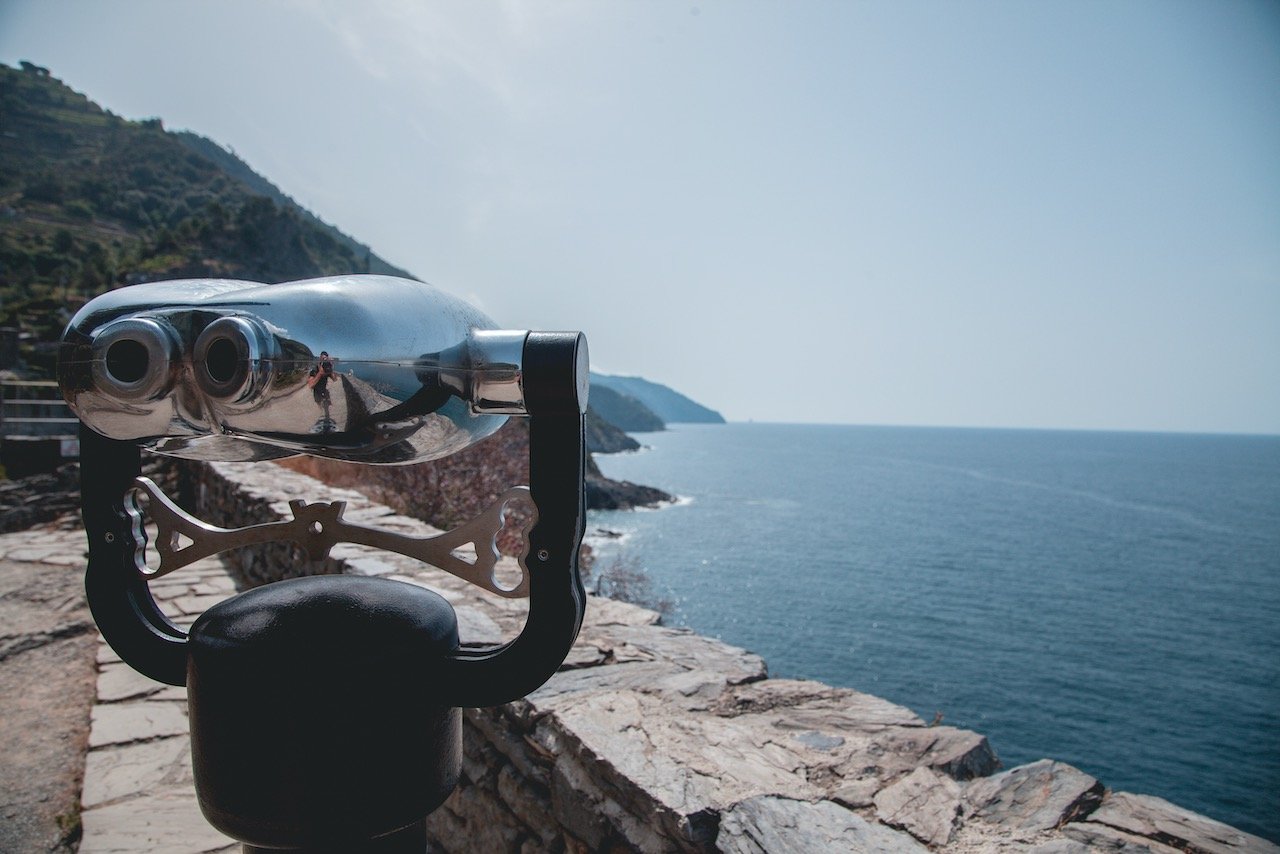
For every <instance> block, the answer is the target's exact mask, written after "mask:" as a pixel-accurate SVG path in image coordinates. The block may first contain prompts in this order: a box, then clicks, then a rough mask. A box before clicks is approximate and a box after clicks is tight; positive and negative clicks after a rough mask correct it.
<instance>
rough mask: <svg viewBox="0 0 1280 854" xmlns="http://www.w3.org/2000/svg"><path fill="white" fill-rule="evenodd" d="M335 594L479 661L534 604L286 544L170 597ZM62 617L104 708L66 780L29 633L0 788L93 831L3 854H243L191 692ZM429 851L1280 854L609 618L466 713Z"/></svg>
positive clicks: (225, 468)
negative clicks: (452, 620)
mask: <svg viewBox="0 0 1280 854" xmlns="http://www.w3.org/2000/svg"><path fill="white" fill-rule="evenodd" d="M183 477H184V478H185V488H186V490H188V491H189V495H190V496H191V497H192V499H193V500H194V501H195V502H196V506H195V507H194V508H193V509H195V510H196V511H197V512H198V513H199V515H201V517H202V518H204V519H206V520H208V521H210V522H212V523H214V524H219V525H224V526H234V525H245V524H253V523H257V522H265V521H272V520H274V519H278V518H282V517H286V516H288V515H289V512H290V511H289V510H288V502H289V501H290V500H293V499H297V498H303V499H306V500H335V499H336V500H343V501H346V502H348V515H349V516H350V517H352V518H360V519H361V520H363V521H365V522H367V523H371V524H376V525H378V526H379V527H384V528H389V529H392V530H398V531H402V532H404V533H409V534H414V535H423V534H429V533H431V532H432V530H433V529H431V528H430V527H428V526H427V525H426V524H425V523H423V522H421V521H419V520H416V519H411V518H407V517H406V516H404V515H401V514H399V513H397V512H396V511H395V510H394V509H393V508H391V507H387V506H384V505H380V504H378V503H376V502H374V501H372V500H370V499H369V498H367V497H366V496H365V495H363V494H361V493H359V492H356V491H354V490H350V489H344V488H341V487H336V486H333V485H327V484H322V483H318V482H316V481H315V480H313V479H312V478H309V477H307V476H304V475H302V474H300V473H297V472H294V471H290V470H288V469H285V468H283V467H279V466H273V465H245V464H223V463H219V464H210V465H206V466H198V467H191V468H189V469H188V470H187V471H186V472H184V473H183ZM174 486H175V487H176V486H177V482H175V483H174ZM74 528H75V525H74V524H73V523H72V522H71V520H70V519H69V518H68V517H63V523H62V524H61V525H60V526H50V527H46V528H43V529H35V530H32V531H25V532H21V533H14V534H8V535H4V536H0V569H5V570H8V574H7V575H5V576H4V577H5V578H6V579H18V581H15V582H14V583H13V585H11V586H13V587H14V588H15V589H17V588H18V587H23V586H24V585H25V589H27V590H28V591H29V594H28V596H27V598H26V599H23V598H22V597H21V596H18V597H17V598H15V596H16V594H13V593H11V592H6V595H5V599H3V600H0V601H3V602H12V603H14V604H15V605H20V606H21V607H22V608H24V609H26V608H28V607H29V603H30V601H32V600H31V596H32V595H34V594H35V593H37V592H38V591H39V590H41V589H43V585H44V584H45V583H46V582H45V581H43V580H42V574H48V573H54V572H60V573H62V575H63V576H64V577H63V580H64V581H66V580H67V579H68V578H70V579H75V580H77V581H78V575H79V572H80V566H81V565H82V561H83V540H82V536H83V535H82V534H80V533H79V532H78V531H76V530H74ZM333 572H345V573H356V574H364V575H377V576H383V577H387V578H392V579H395V580H398V581H402V582H406V583H410V584H420V585H424V586H429V587H431V588H432V589H434V590H437V591H438V592H440V593H441V594H442V595H444V596H445V597H446V598H447V599H449V600H450V602H451V603H453V605H454V607H455V609H456V611H457V613H458V618H459V626H460V634H461V635H462V637H463V639H464V641H465V642H468V643H481V644H484V643H494V642H499V641H501V640H502V639H504V638H508V637H511V636H512V635H514V633H515V632H516V631H518V627H519V625H520V624H521V622H522V620H523V616H524V608H525V603H523V602H520V601H512V600H496V599H492V598H491V597H486V596H484V595H482V594H479V593H477V592H475V591H474V589H473V588H470V587H468V586H467V585H466V584H465V583H464V582H461V581H459V580H457V579H454V578H453V577H452V576H448V575H445V574H443V573H440V572H437V571H434V570H431V569H429V568H424V567H423V566H422V565H421V564H418V563H416V562H415V561H412V560H409V559H407V558H403V557H402V556H399V555H395V554H391V553H386V552H379V551H375V550H372V549H367V548H364V547H361V546H354V545H351V544H341V545H339V546H337V547H335V548H334V549H333V551H332V553H331V555H330V557H329V559H328V560H327V561H325V562H324V563H323V564H319V565H316V564H308V563H307V562H306V561H305V559H304V557H303V555H302V554H301V553H300V552H299V551H298V550H297V549H296V547H294V546H292V545H290V544H288V543H278V544H270V545H268V546H264V547H255V548H247V549H241V550H237V551H234V552H229V553H227V554H226V555H224V556H223V557H222V558H221V559H209V560H206V561H201V562H200V566H199V567H196V566H193V567H190V568H188V569H186V570H182V571H179V572H177V573H175V574H174V575H172V576H167V577H166V578H164V579H161V580H160V581H159V582H157V583H153V585H152V587H153V589H154V590H155V594H156V596H157V599H158V600H159V601H160V602H161V606H162V608H164V609H165V610H166V612H167V613H170V614H171V615H172V616H173V618H174V619H175V620H177V621H178V622H179V623H183V624H185V623H189V622H190V621H191V620H192V619H194V617H195V616H196V615H197V614H199V613H200V612H201V611H203V610H204V609H205V608H207V607H209V606H210V605H212V604H213V603H214V602H216V601H220V600H221V599H224V598H226V597H227V596H230V595H233V594H234V591H235V590H237V589H244V588H246V587H250V586H255V585H258V584H262V583H267V582H270V581H273V580H276V579H279V578H282V577H285V576H290V575H298V574H315V573H333ZM68 589H70V588H68ZM59 608H62V609H63V610H64V611H65V612H66V613H67V614H69V615H70V616H69V617H68V618H67V620H66V621H67V622H68V625H69V626H70V628H68V629H66V631H65V632H64V634H65V637H66V638H68V639H78V640H79V643H80V646H77V647H65V648H64V650H63V652H64V653H65V654H66V655H70V656H71V657H72V658H75V659H77V660H82V663H84V664H85V665H86V667H85V668H84V670H85V674H86V675H85V676H83V677H81V681H82V683H83V684H87V685H89V686H90V689H91V690H90V691H89V694H88V695H85V696H86V697H87V699H84V698H82V699H81V700H71V699H69V700H68V701H67V702H66V703H64V704H63V705H64V706H66V709H62V710H60V711H67V712H69V719H76V720H79V721H80V723H79V724H77V723H75V720H71V722H70V723H55V722H54V719H53V718H49V723H48V726H62V727H64V729H65V735H63V736H61V737H60V739H59V741H58V744H57V745H53V747H57V748H58V750H52V753H58V752H59V750H60V751H61V754H62V756H63V759H62V762H61V765H58V764H57V763H55V762H53V761H52V760H50V759H49V758H48V756H47V755H46V754H50V755H51V753H50V751H51V746H50V745H43V746H41V745H39V744H35V743H33V742H31V738H33V737H35V736H37V735H39V734H41V733H47V732H48V726H42V725H41V724H42V721H41V720H39V719H31V718H30V717H28V719H25V725H24V723H23V722H22V721H23V720H24V719H23V718H22V717H21V715H18V714H16V713H13V710H12V709H11V708H10V707H17V706H19V705H20V704H19V703H17V702H16V700H17V699H22V698H26V699H30V700H31V702H27V703H26V704H25V707H26V713H27V714H28V716H30V715H40V714H42V713H43V712H44V711H47V710H44V709H42V707H41V706H40V703H39V698H40V697H41V696H43V695H42V694H40V693H39V692H38V691H37V690H36V688H38V687H39V686H40V685H41V684H42V680H48V679H49V677H50V675H51V674H50V673H49V671H48V668H50V667H57V668H60V669H62V670H68V668H67V662H62V663H60V664H57V663H54V662H45V663H43V664H42V663H41V662H39V661H36V659H34V658H31V657H30V656H33V655H36V654H37V653H36V651H37V650H41V649H52V646H51V644H49V643H37V642H36V641H37V640H39V638H38V637H37V635H38V634H39V632H40V631H44V632H45V634H50V632H51V631H52V630H46V629H41V628H39V627H37V626H34V625H33V626H32V627H31V628H32V630H33V631H35V632H36V634H35V635H31V636H30V637H28V636H27V635H25V634H24V635H17V634H12V633H11V634H10V635H9V636H7V637H6V639H5V640H6V647H5V648H6V649H7V650H8V653H7V654H6V656H4V657H0V676H3V677H4V678H6V679H7V680H8V681H5V682H4V683H3V684H4V688H5V698H6V702H7V703H8V705H7V706H6V707H5V712H6V714H5V717H4V722H3V724H0V731H2V732H3V734H4V736H5V738H6V739H7V740H6V741H5V756H6V757H23V759H24V761H27V765H29V766H30V767H27V766H26V765H24V766H21V767H18V764H17V763H12V762H10V761H9V760H6V763H7V764H11V765H14V767H12V768H10V771H11V773H9V774H8V775H7V776H6V777H0V782H5V781H6V779H7V786H8V788H7V789H6V790H5V797H6V799H8V800H11V801H12V800H13V797H14V796H16V795H22V794H23V793H24V792H25V791H26V790H28V789H31V790H33V791H34V790H35V789H37V788H38V787H37V786H36V785H35V782H36V781H37V779H38V778H40V776H41V775H42V774H44V773H45V772H44V771H43V770H42V769H44V768H46V767H47V768H50V769H52V768H54V767H55V766H56V767H62V768H69V769H70V771H69V772H68V771H64V772H61V776H59V777H58V780H59V781H60V782H59V783H58V785H59V786H61V789H60V791H62V792H63V798H62V800H61V801H57V799H56V798H55V799H54V801H53V802H55V803H62V804H65V803H66V802H67V796H66V794H65V793H66V792H67V791H71V792H72V793H73V795H74V793H75V792H76V791H77V790H79V792H80V801H81V806H82V807H83V811H82V812H81V813H80V816H79V819H76V818H75V817H74V816H72V817H71V818H68V817H67V815H66V813H65V812H57V813H56V814H54V813H50V814H48V815H47V821H49V822H53V825H52V826H51V827H45V828H44V829H43V831H42V832H43V833H44V836H42V837H40V838H42V839H46V840H50V841H49V843H48V844H49V845H50V846H60V847H48V848H41V849H32V848H31V847H30V846H27V845H24V844H22V843H21V842H14V841H13V840H12V839H9V838H5V839H4V840H3V841H4V843H5V844H2V845H0V848H3V849H5V850H9V849H12V850H65V851H72V850H76V846H77V844H78V845H79V850H81V851H85V852H91V851H125V850H167V851H191V852H196V851H228V852H229V851H233V850H235V848H234V846H233V845H232V843H231V841H230V840H227V839H226V838H225V837H220V836H219V835H218V834H216V833H215V832H214V831H212V829H211V828H209V827H208V825H207V824H206V823H204V821H203V819H202V818H201V817H200V814H199V810H198V807H197V805H196V804H195V800H194V796H193V794H192V788H191V786H192V783H191V779H190V767H189V762H187V761H186V759H185V757H186V755H187V749H188V748H187V746H186V735H185V732H186V728H185V703H184V701H183V696H184V692H183V691H182V690H181V689H174V688H169V687H166V686H162V685H159V684H157V683H151V682H149V681H148V680H145V679H143V678H142V677H140V676H138V675H137V674H135V673H133V672H132V671H131V670H129V669H128V668H127V667H126V666H125V665H123V664H122V663H120V662H119V661H118V659H116V658H115V656H114V655H113V654H112V653H111V651H110V650H109V649H107V648H106V647H104V646H98V647H97V652H96V654H95V653H94V652H93V649H92V647H93V646H94V645H93V644H90V645H89V646H88V647H86V646H84V643H85V642H86V641H88V640H90V639H91V637H92V636H93V635H94V634H95V633H93V632H92V629H91V628H90V627H89V624H88V622H87V615H86V613H85V611H84V610H83V599H82V596H80V595H79V592H78V590H75V591H74V595H72V596H71V599H70V600H68V601H67V602H66V603H63V604H57V603H54V610H55V611H57V610H58V609H59ZM15 613H17V612H15ZM23 613H26V611H25V610H24V611H23ZM18 628H19V629H22V628H23V627H22V626H19V627H18ZM54 633H55V634H56V632H54ZM41 637H42V636H41ZM30 638H36V640H30ZM95 662H96V663H95ZM42 666H43V667H44V668H45V670H44V671H43V672H42V671H41V667H42ZM68 672H69V671H68ZM95 678H96V691H94V690H92V685H93V680H94V679H95ZM24 679H25V680H26V682H25V683H23V682H22V680H24ZM81 694H82V695H83V692H81ZM67 696H68V697H69V698H70V697H73V696H81V695H76V694H75V693H74V692H70V693H68V694H67ZM76 703H85V704H87V705H83V706H79V707H77V706H76ZM90 705H91V706H92V713H90V709H89V706H90ZM19 711H21V708H19ZM11 714H12V716H11ZM77 716H78V718H77ZM59 720H60V719H59ZM77 726H78V727H79V729H77ZM41 750H43V751H44V753H41V752H40V751H41ZM69 751H70V752H71V753H74V752H75V751H80V752H79V753H76V754H74V756H73V759H74V760H75V761H67V759H66V756H67V754H68V752H69ZM86 751H87V753H86ZM31 757H35V758H34V759H32V758H31ZM33 763H34V764H33ZM24 768H25V769H26V770H23V769H24ZM49 773H52V771H50V772H49ZM81 773H82V774H83V782H81V780H80V778H79V776H78V775H79V774H81ZM68 774H69V775H70V776H67V775H68ZM38 794H39V793H36V795H33V797H36V796H38ZM31 800H32V798H28V799H27V801H28V802H29V801H31ZM15 804H16V805H15ZM24 808H25V809H28V810H29V811H31V810H30V808H29V805H28V804H27V802H23V803H16V802H15V803H6V805H5V809H6V815H8V814H9V813H10V812H15V814H16V811H18V810H21V809H24ZM31 814H33V815H34V814H35V812H34V811H31ZM59 823H61V824H59ZM64 824H65V825H66V827H65V828H64V827H62V825H64ZM81 827H82V828H83V830H82V832H81V830H80V828H81ZM17 830H18V828H17V827H16V825H12V826H11V827H10V829H8V830H6V832H15V833H16V832H17ZM429 832H430V835H431V839H432V844H433V850H440V851H459V852H463V851H513V852H514V851H519V852H534V851H567V852H586V851H645V852H650V851H652V852H667V851H688V852H712V851H717V852H779V851H797V850H803V851H811V852H824V851H831V852H835V851H863V850H870V851H921V852H923V851H937V852H962V854H970V852H985V851H1001V852H1035V854H1082V852H1088V851H1111V852H1131V854H1132V853H1133V852H1143V851H1150V852H1162V854H1172V852H1177V851H1183V852H1185V851H1193V852H1213V853H1214V854H1220V852H1237V851H1260V852H1280V848H1278V847H1277V846H1275V845H1273V844H1271V843H1270V842H1267V841H1265V840H1262V839H1259V838H1257V837H1252V836H1249V835H1248V834H1245V833H1242V832H1241V831H1238V830H1236V829H1234V828H1231V827H1228V826H1226V825H1223V824H1221V823H1219V822H1215V821H1213V820H1211V819H1208V818H1206V817H1204V816H1200V815H1196V814H1194V813H1191V812H1189V811H1187V810H1183V809H1181V808H1179V807H1177V806H1176V805H1174V804H1170V803H1168V802H1166V801H1162V800H1160V799H1158V798H1154V797H1150V796H1146V795H1140V794H1132V793H1125V792H1115V791H1111V790H1109V789H1108V788H1107V787H1106V786H1105V785H1104V783H1102V782H1101V781H1099V780H1097V779H1095V778H1093V777H1092V776H1090V775H1088V774H1086V773H1084V772H1083V771H1080V770H1079V769H1076V768H1073V767H1071V766H1069V765H1065V764H1063V763H1060V762H1054V761H1052V760H1049V759H1045V760H1041V761H1039V762H1034V763H1031V764H1029V765H1024V766H1020V767H1018V768H1013V769H1007V770H1006V769H1002V768H1001V767H1000V763H999V760H998V758H997V755H996V752H995V750H994V749H993V747H992V745H990V744H989V743H988V741H987V739H986V738H985V737H984V736H982V735H981V734H980V733H976V732H972V731H968V730H963V729H957V728H954V727H949V726H941V725H931V724H929V723H927V722H926V721H924V720H922V719H921V718H919V717H918V716H917V715H915V714H914V713H913V712H911V711H910V710H908V709H905V708H902V707H900V706H897V705H895V704H893V703H890V702H888V701H885V700H883V699H880V698H878V697H874V696H872V695H869V694H864V693H861V692H858V691H855V690H851V689H845V688H834V687H831V686H828V685H824V684H821V683H817V682H808V681H799V680H790V679H772V678H770V677H769V675H768V668H767V666H766V664H765V662H764V661H763V660H762V659H760V657H759V656H756V655H753V654H752V653H750V652H748V651H745V650H742V649H738V648H735V647H732V646H729V645H727V644H724V643H722V642H720V641H717V640H714V639H711V638H706V637H702V636H699V635H697V634H694V633H692V632H689V631H687V630H683V629H679V628H671V627H666V626H663V625H661V624H660V618H659V615H658V614H657V613H655V612H653V611H650V610H647V609H645V608H641V607H638V606H635V605H630V604H627V603H623V602H618V601H613V600H609V599H603V598H599V597H594V596H593V597H591V598H590V602H589V605H588V611H587V619H586V622H585V623H584V625H583V628H582V633H581V635H580V637H579V641H578V643H577V645H576V646H575V648H574V650H573V652H572V653H571V655H570V658H569V659H568V660H567V661H566V662H565V665H564V667H563V668H562V669H561V671H560V672H559V673H558V674H557V675H556V676H555V677H553V678H552V680H551V681H550V682H548V683H547V684H546V685H545V686H544V687H543V688H541V689H539V690H538V691H536V692H534V693H533V694H531V695H530V696H528V697H527V698H525V699H523V700H519V701H516V702H514V703H509V704H507V705H505V706H500V707H496V708H492V709H472V710H467V711H466V714H465V724H464V762H463V774H462V780H461V783H460V786H459V789H458V791H457V792H456V793H455V795H454V796H453V797H452V798H451V799H450V800H449V801H448V802H447V803H446V804H445V805H444V807H442V808H441V809H440V810H438V811H437V812H436V813H434V814H433V815H432V816H431V818H430V821H429ZM81 833H82V835H81ZM30 838H34V837H30Z"/></svg>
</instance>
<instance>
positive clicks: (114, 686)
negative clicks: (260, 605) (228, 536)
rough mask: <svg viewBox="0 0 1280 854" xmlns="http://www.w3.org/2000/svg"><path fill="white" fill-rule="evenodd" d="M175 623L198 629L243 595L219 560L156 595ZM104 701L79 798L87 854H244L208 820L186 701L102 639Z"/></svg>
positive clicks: (168, 580)
mask: <svg viewBox="0 0 1280 854" xmlns="http://www.w3.org/2000/svg"><path fill="white" fill-rule="evenodd" d="M150 586H151V590H152V595H153V596H154V598H155V600H156V603H157V604H158V605H159V606H160V610H161V611H163V612H164V613H165V614H166V616H168V617H170V618H171V619H173V620H174V622H176V623H179V624H186V623H190V622H191V621H192V620H194V619H195V617H196V616H198V615H199V614H200V613H202V612H203V611H204V610H205V609H206V608H208V607H210V606H212V605H215V604H217V603H218V602H221V601H223V600H224V599H227V598H228V597H230V596H232V595H234V594H235V584H234V582H233V581H232V580H231V576H230V575H229V574H228V573H227V570H226V567H224V566H223V565H222V563H221V561H219V560H218V559H216V558H207V559H205V560H201V561H197V562H196V563H193V564H192V565H191V566H189V567H185V568H183V569H180V570H177V571H176V572H174V573H173V574H171V575H167V576H165V577H164V578H159V579H156V581H155V582H153V583H152V584H151V585H150ZM99 641H100V646H99V649H98V657H97V660H98V699H97V704H96V705H95V706H94V708H93V713H92V728H91V729H90V731H89V748H90V749H89V755H88V756H87V757H86V759H85V773H84V788H83V790H82V791H81V795H80V806H81V825H82V827H83V836H82V838H81V842H80V851H81V852H85V854H96V853H97V852H117V851H128V852H139V851H148V852H152V851H155V852H160V851H163V852H173V854H188V852H189V854H198V852H222V851H228V852H230V851H238V850H239V845H238V843H235V842H234V840H232V839H229V838H228V837H226V836H224V835H223V834H221V833H219V832H218V831H216V830H214V829H213V828H212V827H210V826H209V823H208V822H207V821H205V818H204V816H203V815H201V813H200V805H199V804H198V803H197V801H196V795H195V788H194V784H193V782H192V776H191V740H190V736H189V727H188V722H187V691H186V689H185V688H179V687H175V686H172V685H164V684H162V683H160V682H156V681H154V680H152V679H148V678H147V677H145V676H143V675H141V674H140V673H137V672H136V671H135V670H133V668H131V667H129V666H128V665H126V664H124V663H123V662H121V661H120V658H119V656H117V655H116V654H115V653H114V652H113V651H112V650H111V647H109V646H108V645H107V644H106V642H105V641H102V640H101V638H99Z"/></svg>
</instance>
